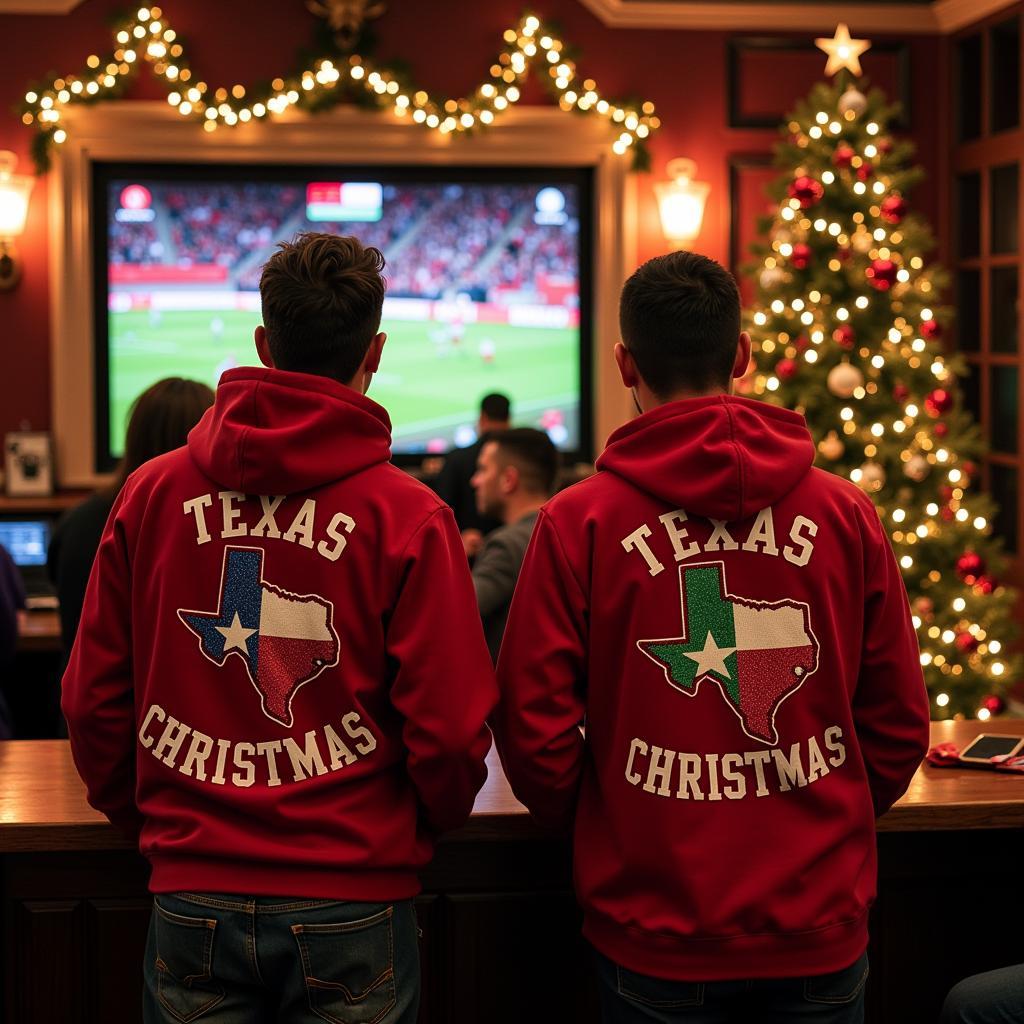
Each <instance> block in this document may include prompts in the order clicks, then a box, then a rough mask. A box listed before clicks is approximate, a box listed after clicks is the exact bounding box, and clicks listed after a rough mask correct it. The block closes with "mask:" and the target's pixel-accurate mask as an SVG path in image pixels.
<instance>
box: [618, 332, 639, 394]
mask: <svg viewBox="0 0 1024 1024" xmlns="http://www.w3.org/2000/svg"><path fill="white" fill-rule="evenodd" d="M615 365H616V366H618V368H619V376H620V377H621V378H622V384H623V387H626V388H628V389H629V390H630V391H632V390H633V388H635V387H636V386H637V385H638V384H639V383H640V374H639V372H638V371H637V368H636V362H635V361H634V360H633V354H632V353H631V352H630V351H629V349H628V348H626V346H625V345H623V344H622V342H621V341H617V342H616V343H615Z"/></svg>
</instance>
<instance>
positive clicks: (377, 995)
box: [292, 906, 395, 1024]
mask: <svg viewBox="0 0 1024 1024" xmlns="http://www.w3.org/2000/svg"><path fill="white" fill-rule="evenodd" d="M393 915H394V907H392V906H386V907H384V909H383V910H381V911H380V912H378V913H376V914H373V915H371V916H370V917H364V918H360V919H359V920H356V921H339V922H337V923H328V924H293V925H292V933H293V934H294V935H295V941H296V942H297V943H298V946H299V956H301V957H302V969H303V973H304V975H305V977H306V994H307V997H308V999H309V1008H310V1009H311V1010H312V1011H313V1012H314V1013H315V1014H316V1015H317V1016H318V1017H321V1018H323V1019H324V1020H326V1021H330V1022H331V1024H377V1022H378V1021H381V1020H383V1019H384V1017H385V1016H386V1015H387V1014H388V1013H389V1012H390V1010H391V1009H392V1008H393V1007H394V1005H395V971H394V936H393V933H392V927H391V925H392V917H393Z"/></svg>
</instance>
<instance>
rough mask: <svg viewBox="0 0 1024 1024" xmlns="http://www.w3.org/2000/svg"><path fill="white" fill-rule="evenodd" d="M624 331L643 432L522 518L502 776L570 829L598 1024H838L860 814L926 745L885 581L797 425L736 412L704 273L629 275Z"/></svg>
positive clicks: (788, 416) (684, 255) (675, 257)
mask: <svg viewBox="0 0 1024 1024" xmlns="http://www.w3.org/2000/svg"><path fill="white" fill-rule="evenodd" d="M620 327H621V336H622V341H621V342H620V343H619V344H617V345H616V346H615V360H616V363H617V364H618V369H619V374H620V376H621V378H622V383H623V384H624V386H625V387H627V388H629V389H630V391H632V393H633V398H634V401H635V403H636V406H637V410H638V412H639V413H640V415H639V416H638V417H637V418H636V419H635V420H633V421H632V422H631V423H628V424H626V425H625V426H623V427H620V428H619V429H618V430H617V431H615V432H614V433H613V434H612V436H611V438H610V439H609V442H608V446H607V448H606V449H605V451H604V453H603V454H602V455H601V457H600V458H599V459H598V461H597V473H596V474H595V475H594V476H592V477H590V478H589V479H587V480H584V481H583V482H581V483H579V484H576V485H575V486H573V487H570V488H568V489H567V490H564V491H562V492H560V493H559V494H558V495H557V496H556V497H554V498H553V499H552V500H551V501H550V502H548V503H547V504H546V505H545V506H544V508H543V509H542V510H541V512H540V514H539V516H538V518H537V524H536V526H535V528H534V532H533V539H532V540H531V542H530V548H529V550H528V552H527V555H526V560H525V562H524V564H523V568H522V571H521V574H520V577H519V583H518V585H517V587H516V593H515V597H514V598H513V601H512V608H511V611H510V613H509V620H508V626H507V628H506V632H505V642H504V643H503V645H502V648H501V657H500V659H499V663H498V678H499V689H500V693H501V699H500V704H499V708H498V710H497V712H496V714H495V716H494V719H493V723H492V724H493V728H494V730H495V738H496V740H497V744H498V749H499V752H500V754H501V758H502V762H503V764H504V766H505V771H506V774H507V776H508V778H509V781H510V783H511V785H512V788H513V790H514V792H515V793H516V795H517V796H518V797H519V799H520V800H521V801H522V802H523V803H524V804H526V806H527V807H528V808H529V809H530V810H531V811H532V812H533V813H534V814H535V815H536V816H537V817H538V818H539V819H540V820H541V821H543V822H547V823H548V824H550V825H566V826H567V825H569V824H570V823H571V824H574V826H575V828H574V834H575V843H574V851H575V852H574V857H575V871H574V877H575V882H576V888H577V895H578V898H579V901H580V903H581V905H582V907H583V911H584V934H585V936H586V937H587V938H588V939H589V941H590V943H591V945H592V946H593V947H594V949H595V958H596V964H597V970H598V975H599V979H600V989H601V1000H602V1004H603V1008H604V1020H605V1021H607V1022H640V1021H660V1022H684V1021H693V1022H695V1024H696V1022H702V1021H712V1020H714V1021H744V1022H746V1021H754V1020H756V1021H759V1022H764V1024H770V1022H773V1021H778V1022H781V1021H789V1020H794V1019H796V1018H797V1017H799V1019H800V1020H807V1021H811V1020H814V1021H819V1022H821V1024H825V1022H828V1024H854V1022H857V1021H862V1020H863V1015H864V982H865V979H866V976H867V969H868V968H867V957H866V953H865V949H866V947H867V925H868V910H869V907H870V905H871V902H872V900H873V898H874V895H875V888H876V857H875V817H876V816H877V815H880V814H883V813H884V812H885V811H886V810H887V809H888V808H889V807H890V806H891V805H892V803H893V802H894V801H895V800H896V799H897V798H898V797H899V796H900V794H901V793H902V792H903V791H904V790H905V789H906V787H907V785H908V784H909V782H910V780H911V778H912V777H913V775H914V772H915V771H916V769H917V767H918V765H919V764H920V762H921V758H922V757H923V755H924V753H925V751H926V750H927V747H928V699H927V696H926V693H925V687H924V680H923V678H922V673H921V663H920V655H919V651H918V646H917V638H916V634H915V630H914V626H913V623H912V621H911V615H910V609H909V605H908V601H907V594H906V590H905V589H904V586H903V580H902V577H901V575H900V570H899V568H898V566H897V565H896V560H895V558H894V556H893V553H892V549H891V548H890V546H889V541H888V538H887V536H886V533H885V530H884V528H883V526H882V524H881V522H880V521H879V518H878V513H877V511H876V510H875V507H874V504H873V503H872V501H871V499H870V498H869V497H868V496H867V495H866V494H865V493H864V492H863V491H861V490H860V489H859V488H857V487H856V486H855V485H853V484H852V483H850V482H849V481H848V480H845V479H843V478H841V477H839V476H836V475H834V474H832V473H828V472H824V471H822V470H819V469H815V468H813V466H812V463H813V461H814V452H815V449H814V443H813V441H812V439H811V436H810V433H809V432H808V430H807V426H806V424H805V422H804V420H803V417H802V416H800V415H798V414H797V413H795V412H790V411H789V410H787V409H782V408H779V407H778V406H774V405H770V404H768V403H765V402H759V401H753V400H750V399H746V398H737V397H734V396H733V395H732V382H733V381H734V380H735V379H736V378H738V377H741V376H742V375H743V374H744V373H745V372H746V369H747V366H748V363H749V360H750V338H749V336H748V335H747V334H746V333H745V332H742V331H741V330H740V299H739V294H738V291H737V288H736V283H735V281H734V280H733V279H732V277H731V275H730V274H728V273H727V272H726V271H725V270H724V269H723V268H722V267H721V266H719V265H718V264H717V263H715V262H714V261H713V260H710V259H707V258H706V257H704V256H699V255H697V254H695V253H688V252H675V253H670V254H669V255H667V256H661V257H659V258H657V259H653V260H651V261H650V262H648V263H645V264H644V265H643V266H642V267H640V269H639V270H637V271H636V273H635V274H633V276H632V277H630V279H629V280H628V281H627V282H626V284H625V287H624V288H623V291H622V299H621V304H620ZM584 721H585V723H586V730H585V734H584V731H583V730H582V729H581V723H583V722H584Z"/></svg>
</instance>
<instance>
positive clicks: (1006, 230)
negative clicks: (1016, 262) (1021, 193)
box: [989, 164, 1018, 252]
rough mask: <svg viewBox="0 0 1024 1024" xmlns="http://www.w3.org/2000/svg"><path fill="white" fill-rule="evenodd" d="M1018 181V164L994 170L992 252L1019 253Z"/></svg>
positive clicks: (992, 187) (992, 179) (991, 182)
mask: <svg viewBox="0 0 1024 1024" xmlns="http://www.w3.org/2000/svg"><path fill="white" fill-rule="evenodd" d="M1017 179H1018V173H1017V164H1007V165H1006V166H1005V167H993V168H992V176H991V178H990V179H989V181H990V184H991V194H990V202H991V208H990V209H991V214H992V217H991V225H992V252H1016V251H1017V219H1018V218H1017Z"/></svg>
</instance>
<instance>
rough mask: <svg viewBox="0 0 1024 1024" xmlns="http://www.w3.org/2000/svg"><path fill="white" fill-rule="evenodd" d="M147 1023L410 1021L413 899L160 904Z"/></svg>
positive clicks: (174, 900)
mask: <svg viewBox="0 0 1024 1024" xmlns="http://www.w3.org/2000/svg"><path fill="white" fill-rule="evenodd" d="M144 975H145V991H144V993H143V1020H144V1021H145V1024H183V1022H189V1021H202V1022H204V1024H207V1022H208V1024H306V1022H310V1024H312V1022H316V1024H322V1022H323V1021H328V1022H335V1024H371V1022H372V1024H414V1022H415V1020H416V1014H417V1010H418V1006H419V993H420V974H419V949H418V945H417V928H416V916H415V913H414V911H413V906H412V901H411V900H404V901H401V902H398V903H394V904H391V903H343V902H339V901H336V900H304V899H287V898H284V897H258V898H246V897H244V896H232V895H218V894H213V893H191V892H190V893H174V894H173V895H169V894H161V895H159V896H155V897H154V898H153V916H152V918H151V919H150V925H149V940H148V942H147V944H146V960H145V967H144Z"/></svg>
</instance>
